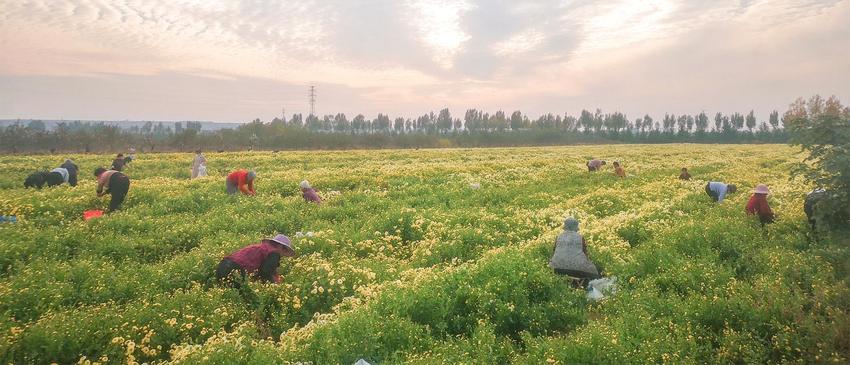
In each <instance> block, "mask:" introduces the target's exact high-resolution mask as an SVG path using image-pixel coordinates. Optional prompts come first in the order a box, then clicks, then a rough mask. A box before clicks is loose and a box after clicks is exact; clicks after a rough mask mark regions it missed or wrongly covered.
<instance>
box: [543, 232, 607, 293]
mask: <svg viewBox="0 0 850 365" xmlns="http://www.w3.org/2000/svg"><path fill="white" fill-rule="evenodd" d="M549 267H551V268H552V269H554V270H555V274H558V275H569V276H573V277H577V278H580V279H598V278H600V277H601V276H600V275H599V270H597V268H596V265H594V264H593V262H591V261H590V259H589V258H588V257H587V243H586V242H585V240H584V237H582V236H581V235H580V234H579V233H578V220H577V219H575V218H573V217H568V218H567V219H566V220H565V221H564V232H562V233H561V234H560V235H558V238H557V239H555V252H554V254H553V255H552V259H551V260H549Z"/></svg>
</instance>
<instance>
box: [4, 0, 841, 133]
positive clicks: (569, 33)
mask: <svg viewBox="0 0 850 365" xmlns="http://www.w3.org/2000/svg"><path fill="white" fill-rule="evenodd" d="M848 19H850V0H822V1H809V0H771V1H758V0H737V1H727V0H691V1H675V0H642V1H637V0H634V1H623V0H600V1H567V0H561V1H556V0H537V1H518V0H504V1H502V0H478V1H476V0H463V1H450V0H368V1H355V0H315V1H311V0H298V1H286V0H112V1H109V0H0V119H16V118H22V119H24V118H26V119H29V118H41V119H66V120H75V119H84V120H204V121H221V122H245V121H250V120H253V119H254V118H260V119H262V120H270V119H272V118H274V117H276V116H280V115H281V113H285V115H286V116H287V118H288V117H289V116H290V115H291V114H293V113H304V114H307V113H308V112H309V102H308V92H309V86H310V85H315V87H316V94H317V101H316V105H315V108H316V114H318V115H325V114H335V113H340V112H342V113H346V115H348V116H349V118H351V117H353V116H354V115H356V114H358V113H362V114H364V115H365V116H366V117H367V118H373V117H374V116H376V115H377V113H385V114H389V115H390V116H391V117H393V118H394V117H398V116H401V117H416V116H418V115H421V114H425V113H428V112H430V111H434V112H437V111H439V110H440V109H442V108H444V107H448V108H449V109H450V110H451V112H452V114H453V116H455V117H460V118H462V117H463V114H464V112H465V110H466V109H469V108H477V109H480V110H482V109H483V110H485V111H489V112H491V113H492V112H495V111H497V110H504V111H506V112H508V113H510V112H512V111H514V110H521V111H522V112H524V113H526V114H527V115H529V117H532V118H535V117H536V116H537V115H539V114H541V113H555V114H562V115H563V114H565V113H567V114H570V115H578V114H579V113H580V112H581V110H582V109H588V110H595V109H596V108H600V109H602V110H603V112H613V111H621V112H624V113H626V115H627V116H628V117H629V118H631V119H635V118H637V117H640V116H643V115H644V114H649V115H651V116H653V117H655V118H656V119H657V118H658V117H659V116H663V115H664V113H674V114H682V113H689V114H696V113H699V112H701V111H705V112H707V113H709V114H713V113H715V112H718V111H719V112H724V113H731V112H742V113H745V112H748V111H749V110H755V112H756V116H757V117H758V118H759V119H760V120H766V119H767V117H768V113H769V112H770V111H772V110H779V111H780V113H781V112H783V111H784V110H786V109H787V107H788V104H789V103H791V102H792V101H794V100H795V99H796V98H798V97H810V96H812V95H814V94H820V95H822V96H830V95H836V96H838V97H839V98H840V99H842V101H843V102H844V103H845V104H847V103H850V21H848Z"/></svg>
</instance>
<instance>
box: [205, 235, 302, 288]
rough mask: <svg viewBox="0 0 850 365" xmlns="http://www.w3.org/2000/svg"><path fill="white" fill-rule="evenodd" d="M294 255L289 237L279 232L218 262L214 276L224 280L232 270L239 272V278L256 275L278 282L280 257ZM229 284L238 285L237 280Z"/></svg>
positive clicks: (265, 279)
mask: <svg viewBox="0 0 850 365" xmlns="http://www.w3.org/2000/svg"><path fill="white" fill-rule="evenodd" d="M283 256H286V257H292V256H295V250H294V249H293V248H292V242H291V241H290V240H289V237H286V236H285V235H282V234H279V235H277V236H274V238H266V239H263V240H262V241H261V242H260V243H256V244H253V245H250V246H246V247H243V248H242V249H240V250H238V251H236V252H234V253H232V254H230V255H229V256H227V257H225V258H224V259H222V260H221V262H219V264H218V267H216V269H215V277H216V279H218V280H220V281H221V280H225V279H227V278H228V276H230V275H231V273H233V272H234V271H237V272H239V274H240V276H241V279H245V278H246V277H247V276H249V275H250V276H252V277H256V278H258V279H260V280H262V281H265V282H273V283H280V281H281V280H280V275H279V274H278V273H277V268H278V266H280V258H281V257H283ZM230 284H231V285H233V286H237V287H238V286H239V282H237V281H231V282H230Z"/></svg>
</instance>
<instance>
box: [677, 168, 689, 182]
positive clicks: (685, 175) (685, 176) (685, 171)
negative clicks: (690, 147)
mask: <svg viewBox="0 0 850 365" xmlns="http://www.w3.org/2000/svg"><path fill="white" fill-rule="evenodd" d="M690 179H691V174H690V173H688V168H687V167H683V168H682V172H681V173H679V180H690Z"/></svg>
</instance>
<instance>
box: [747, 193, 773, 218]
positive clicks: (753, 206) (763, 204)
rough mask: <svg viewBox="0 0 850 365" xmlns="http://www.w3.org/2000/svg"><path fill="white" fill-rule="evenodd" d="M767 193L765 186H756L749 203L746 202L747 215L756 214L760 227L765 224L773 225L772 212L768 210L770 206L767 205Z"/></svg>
mask: <svg viewBox="0 0 850 365" xmlns="http://www.w3.org/2000/svg"><path fill="white" fill-rule="evenodd" d="M769 193H770V191H769V190H768V189H767V185H765V184H758V185H757V186H756V189H755V190H754V191H753V195H752V196H751V197H750V201H748V202H747V208H746V211H747V215H753V214H757V215H758V216H759V221H760V222H761V225H762V226H763V225H765V224H767V223H773V219H774V218H775V216H774V215H773V211H772V210H770V206H769V205H768V204H767V194H769Z"/></svg>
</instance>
